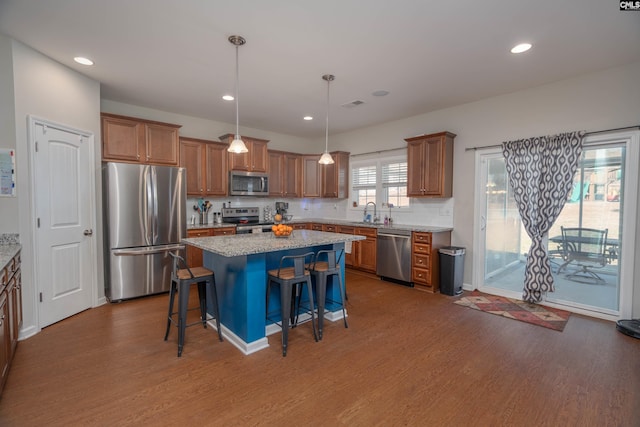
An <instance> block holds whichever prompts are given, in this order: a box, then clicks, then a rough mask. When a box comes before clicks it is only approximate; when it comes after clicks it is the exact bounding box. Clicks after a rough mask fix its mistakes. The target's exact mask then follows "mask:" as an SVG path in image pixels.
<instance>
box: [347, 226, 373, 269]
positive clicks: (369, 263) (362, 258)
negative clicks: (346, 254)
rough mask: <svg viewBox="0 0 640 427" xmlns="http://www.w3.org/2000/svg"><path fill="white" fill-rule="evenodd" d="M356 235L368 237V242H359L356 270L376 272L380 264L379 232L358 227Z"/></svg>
mask: <svg viewBox="0 0 640 427" xmlns="http://www.w3.org/2000/svg"><path fill="white" fill-rule="evenodd" d="M356 234H357V235H360V236H366V237H367V238H366V240H359V241H358V242H357V245H356V246H357V250H356V259H355V263H354V265H353V267H354V268H357V269H359V270H363V271H367V272H369V273H375V272H376V266H377V264H376V263H377V262H378V257H377V252H378V230H377V229H375V228H368V227H367V228H365V227H357V228H356Z"/></svg>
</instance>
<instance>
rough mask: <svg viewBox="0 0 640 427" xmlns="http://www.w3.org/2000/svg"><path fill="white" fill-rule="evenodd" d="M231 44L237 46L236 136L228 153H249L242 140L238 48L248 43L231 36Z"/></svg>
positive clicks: (238, 37) (241, 38) (239, 37)
mask: <svg viewBox="0 0 640 427" xmlns="http://www.w3.org/2000/svg"><path fill="white" fill-rule="evenodd" d="M229 42H230V43H231V44H233V45H235V46H236V135H235V137H234V138H233V141H231V144H229V148H227V151H230V152H232V153H247V152H248V151H249V150H248V149H247V146H246V145H244V142H243V141H242V138H240V115H239V113H238V101H239V99H238V93H239V92H240V77H239V75H240V71H239V70H240V67H239V66H238V48H239V47H240V46H242V45H243V44H245V43H246V42H247V41H246V40H245V39H244V38H243V37H241V36H230V37H229Z"/></svg>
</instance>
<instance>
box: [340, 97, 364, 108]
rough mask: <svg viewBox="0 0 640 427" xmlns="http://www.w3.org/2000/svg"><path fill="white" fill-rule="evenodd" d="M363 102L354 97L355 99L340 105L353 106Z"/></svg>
mask: <svg viewBox="0 0 640 427" xmlns="http://www.w3.org/2000/svg"><path fill="white" fill-rule="evenodd" d="M362 104H364V101H360V100H359V99H356V100H355V101H351V102H347V103H346V104H342V106H343V107H344V108H355V107H357V106H359V105H362Z"/></svg>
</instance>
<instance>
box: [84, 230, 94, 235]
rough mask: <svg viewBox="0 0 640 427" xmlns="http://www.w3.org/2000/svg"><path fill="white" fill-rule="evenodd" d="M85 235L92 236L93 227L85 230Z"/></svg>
mask: <svg viewBox="0 0 640 427" xmlns="http://www.w3.org/2000/svg"><path fill="white" fill-rule="evenodd" d="M84 235H85V236H91V235H93V230H92V229H88V230H84Z"/></svg>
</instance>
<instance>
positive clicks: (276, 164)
mask: <svg viewBox="0 0 640 427" xmlns="http://www.w3.org/2000/svg"><path fill="white" fill-rule="evenodd" d="M283 164H284V155H283V154H282V153H271V152H270V153H269V195H270V196H274V197H282V196H283V192H284V190H283V188H282V186H283V182H282V169H283Z"/></svg>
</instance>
